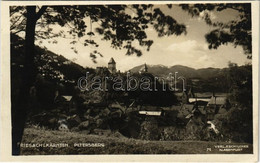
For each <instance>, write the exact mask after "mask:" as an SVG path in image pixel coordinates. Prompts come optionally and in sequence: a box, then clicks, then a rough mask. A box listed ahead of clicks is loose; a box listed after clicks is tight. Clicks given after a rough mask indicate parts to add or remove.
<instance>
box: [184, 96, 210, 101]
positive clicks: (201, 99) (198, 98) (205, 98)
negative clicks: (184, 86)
mask: <svg viewBox="0 0 260 163" xmlns="http://www.w3.org/2000/svg"><path fill="white" fill-rule="evenodd" d="M210 99H211V98H207V97H197V98H189V102H195V101H205V102H209V101H210Z"/></svg>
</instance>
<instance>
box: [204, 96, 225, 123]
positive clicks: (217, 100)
mask: <svg viewBox="0 0 260 163" xmlns="http://www.w3.org/2000/svg"><path fill="white" fill-rule="evenodd" d="M229 105H230V104H229V101H228V99H227V97H225V96H212V97H211V98H210V101H209V102H208V104H207V106H206V112H207V118H208V120H212V119H214V116H215V115H216V114H218V113H219V111H220V110H221V112H225V111H223V109H225V110H228V109H229V107H230V106H229Z"/></svg>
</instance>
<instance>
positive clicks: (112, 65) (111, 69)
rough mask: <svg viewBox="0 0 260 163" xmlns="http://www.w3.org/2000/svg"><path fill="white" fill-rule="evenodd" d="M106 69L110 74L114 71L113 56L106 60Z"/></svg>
mask: <svg viewBox="0 0 260 163" xmlns="http://www.w3.org/2000/svg"><path fill="white" fill-rule="evenodd" d="M108 70H109V72H110V73H112V74H115V73H116V62H115V60H114V58H113V57H112V58H111V59H110V60H109V62H108Z"/></svg>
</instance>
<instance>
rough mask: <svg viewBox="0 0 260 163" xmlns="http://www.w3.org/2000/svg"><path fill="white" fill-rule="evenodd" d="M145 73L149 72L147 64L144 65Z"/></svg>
mask: <svg viewBox="0 0 260 163" xmlns="http://www.w3.org/2000/svg"><path fill="white" fill-rule="evenodd" d="M144 72H148V67H147V65H146V63H145V64H144Z"/></svg>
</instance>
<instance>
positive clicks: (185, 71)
mask: <svg viewBox="0 0 260 163" xmlns="http://www.w3.org/2000/svg"><path fill="white" fill-rule="evenodd" d="M143 66H144V64H143V65H139V66H136V67H134V68H132V69H130V71H131V72H133V73H138V72H139V71H140V69H142V67H143ZM147 68H148V72H149V73H151V74H153V75H155V76H159V77H165V76H168V75H169V73H172V74H173V75H174V74H175V72H178V76H183V77H185V78H199V79H207V78H212V77H217V76H219V75H220V74H222V73H223V72H225V71H226V70H227V68H223V69H220V68H212V67H209V68H201V69H194V68H191V67H188V66H183V65H174V66H171V67H167V66H163V65H147Z"/></svg>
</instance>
